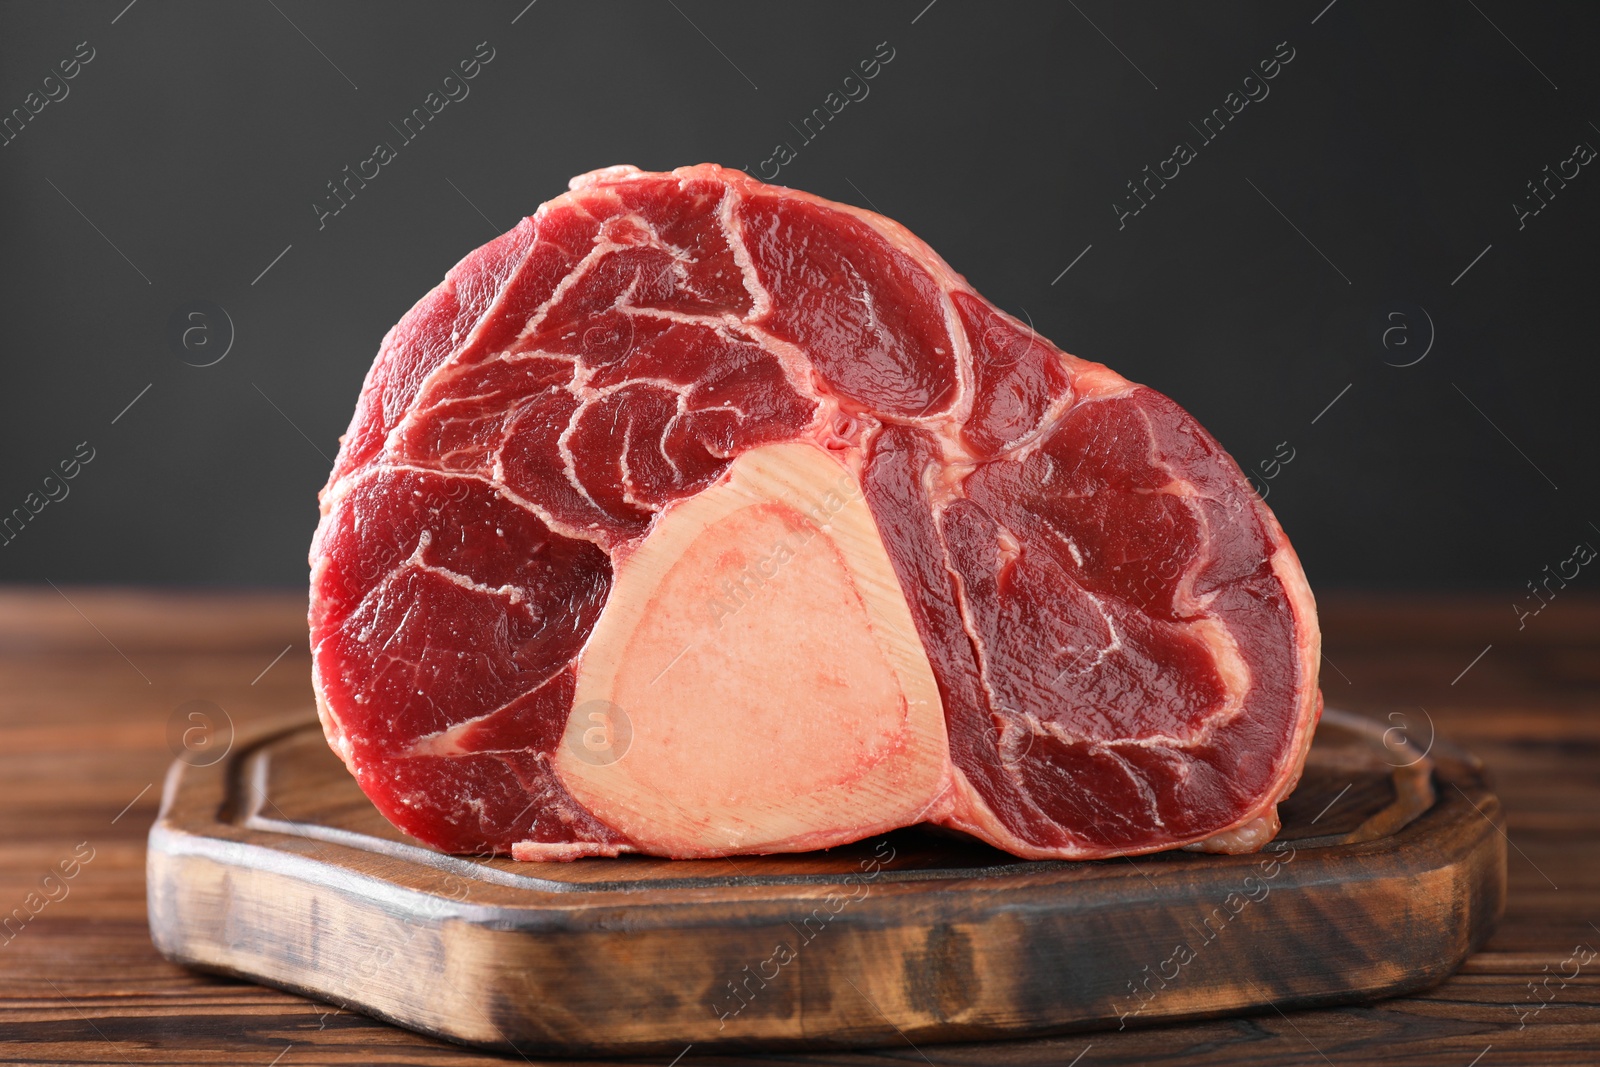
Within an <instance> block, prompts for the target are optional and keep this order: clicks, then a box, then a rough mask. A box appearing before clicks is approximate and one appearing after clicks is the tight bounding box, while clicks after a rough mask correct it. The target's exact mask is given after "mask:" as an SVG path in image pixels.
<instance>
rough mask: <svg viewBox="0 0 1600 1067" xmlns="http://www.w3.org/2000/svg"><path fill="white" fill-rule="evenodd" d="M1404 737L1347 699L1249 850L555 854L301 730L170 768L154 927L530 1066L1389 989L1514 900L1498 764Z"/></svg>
mask: <svg viewBox="0 0 1600 1067" xmlns="http://www.w3.org/2000/svg"><path fill="white" fill-rule="evenodd" d="M1391 725H1393V724H1391V723H1387V722H1383V721H1377V720H1369V719H1365V718H1360V717H1357V716H1354V715H1351V714H1347V713H1343V712H1339V711H1336V710H1333V709H1330V710H1329V711H1328V712H1327V713H1326V714H1325V716H1324V718H1323V721H1322V725H1321V727H1320V728H1319V730H1318V732H1317V736H1316V741H1315V743H1314V744H1313V745H1312V749H1311V755H1310V758H1309V761H1308V763H1307V766H1306V772H1305V776H1304V778H1303V779H1302V781H1301V784H1300V786H1299V788H1298V789H1297V790H1296V792H1295V793H1294V795H1293V796H1291V797H1290V798H1289V799H1288V800H1287V801H1286V802H1285V803H1284V804H1283V806H1282V809H1281V813H1282V817H1283V822H1284V830H1283V833H1282V834H1281V835H1280V836H1279V838H1278V840H1277V841H1276V842H1274V843H1273V844H1272V845H1271V846H1269V851H1267V852H1263V853H1260V854H1257V855H1253V856H1208V855H1199V854H1194V853H1181V852H1180V853H1168V854H1162V855H1155V856H1144V857H1139V858H1136V859H1117V860H1103V861H1097V862H1090V863H1067V862H1025V861H1020V860H1017V859H1015V858H1014V857H1011V856H1008V855H1006V854H1004V853H1001V852H998V851H995V850H994V849H991V848H988V847H987V846H984V845H981V844H977V843H975V842H972V841H970V840H967V839H964V838H959V837H956V836H954V835H946V834H942V833H939V832H935V831H930V830H926V829H916V830H902V831H896V832H894V833H891V834H887V835H885V836H883V837H880V838H875V839H872V840H869V841H864V842H861V843H860V844H858V845H853V846H850V847H846V848H838V849H833V850H831V851H828V852H818V853H809V854H802V855H782V856H765V857H739V858H737V859H724V860H692V861H673V860H658V859H651V858H648V857H639V856H631V857H620V858H617V859H588V860H581V861H578V862H575V863H568V864H554V863H551V864H535V863H515V862H513V861H510V860H500V859H478V858H470V857H456V856H447V855H442V854H440V853H438V852H435V851H434V850H432V849H430V848H427V847H425V846H422V845H419V844H417V843H416V842H414V841H412V840H411V839H409V838H406V837H405V836H404V835H402V834H400V833H399V832H398V831H396V830H395V829H394V828H393V827H391V826H390V825H389V823H388V822H386V821H385V820H384V819H383V817H382V816H380V815H379V814H378V812H377V811H376V809H374V808H373V807H372V805H371V804H370V803H369V802H368V801H367V800H366V798H365V797H364V796H363V795H362V794H361V792H360V790H359V789H357V787H356V785H355V782H354V780H353V779H352V778H351V777H350V776H349V775H348V773H347V772H346V771H345V769H344V767H343V766H342V765H341V764H340V763H339V761H338V760H337V759H336V758H335V757H334V755H333V754H332V753H331V752H330V751H329V750H328V747H327V745H326V744H325V743H324V741H323V739H322V732H321V730H320V728H319V727H318V726H317V723H316V720H315V718H314V716H312V715H311V714H310V713H309V712H308V713H306V714H305V715H304V716H301V717H297V718H295V719H292V720H289V721H286V722H284V723H282V724H280V725H277V726H275V727H272V728H270V729H267V730H264V731H262V732H261V733H260V734H259V735H257V736H255V737H242V738H240V739H239V740H238V742H237V743H236V744H235V746H234V748H233V750H232V751H231V752H230V753H229V754H228V756H227V757H226V758H224V759H221V760H219V761H217V762H215V763H212V764H211V765H209V766H203V767H202V766H191V765H188V764H186V763H183V762H179V763H176V764H174V765H173V767H172V770H171V771H170V773H169V774H168V777H167V783H166V793H165V796H164V798H163V801H162V807H161V814H160V817H159V818H158V820H157V822H156V824H155V826H154V827H153V828H152V829H151V831H150V850H149V869H148V888H149V911H150V929H151V934H152V936H153V938H154V940H155V943H156V946H157V947H158V948H159V949H160V950H161V951H162V952H163V953H165V954H166V955H167V956H168V957H170V958H171V959H173V960H177V961H179V962H182V963H186V964H189V965H192V966H196V967H200V968H204V969H207V970H214V971H220V972H225V973H228V974H233V975H239V976H243V977H246V978H251V979H254V980H256V981H260V982H265V983H268V984H271V985H275V986H280V987H283V988H285V989H290V990H295V991H298V992H302V993H304V994H306V995H307V996H311V997H316V998H318V999H321V1000H325V1001H330V1002H332V1003H334V1004H338V1005H340V1006H342V1007H345V1008H349V1009H352V1010H356V1011H361V1012H365V1013H367V1014H370V1015H375V1016H378V1017H379V1018H383V1019H388V1020H390V1021H392V1022H395V1023H398V1024H400V1025H402V1026H406V1027H410V1028H412V1029H415V1030H420V1031H423V1032H426V1033H429V1034H433V1035H436V1036H439V1037H444V1038H448V1039H450V1040H453V1041H460V1042H464V1043H467V1044H472V1045H482V1046H487V1047H492V1048H497V1049H515V1050H517V1051H520V1052H522V1053H524V1054H526V1055H536V1054H547V1055H548V1054H567V1055H572V1054H577V1055H582V1054H598V1053H621V1054H640V1055H643V1054H652V1055H665V1056H672V1055H676V1054H677V1053H679V1052H681V1051H682V1050H683V1049H684V1047H685V1046H687V1045H689V1044H693V1045H694V1046H695V1047H696V1048H697V1049H699V1050H703V1051H709V1050H712V1049H715V1048H717V1047H722V1048H733V1047H743V1048H782V1047H792V1048H819V1047H831V1046H865V1045H899V1046H901V1047H905V1046H906V1045H907V1044H908V1043H915V1044H921V1043H924V1042H937V1041H971V1040H985V1039H991V1038H997V1037H1012V1036H1022V1035H1037V1034H1045V1033H1052V1032H1062V1031H1068V1030H1081V1029H1095V1028H1104V1027H1110V1028H1112V1029H1116V1028H1118V1027H1121V1026H1129V1025H1143V1024H1147V1023H1150V1022H1155V1021H1167V1020H1172V1019H1180V1018H1195V1017H1199V1016H1207V1015H1219V1014H1226V1013H1233V1012H1241V1011H1251V1010H1265V1011H1272V1010H1274V1009H1279V1010H1287V1009H1289V1008H1292V1007H1301V1006H1306V1005H1312V1004H1329V1003H1335V1002H1340V1001H1351V1000H1359V999H1367V998H1376V997H1381V996H1387V995H1391V994H1396V993H1402V992H1406V991H1411V990H1416V989H1420V988H1423V987H1426V986H1428V985H1431V984H1433V983H1435V982H1438V981H1440V980H1441V979H1443V978H1444V977H1445V976H1446V975H1448V974H1450V973H1451V971H1453V970H1454V969H1455V968H1456V966H1457V965H1458V964H1460V963H1461V961H1462V960H1463V959H1464V958H1465V957H1466V956H1467V955H1468V954H1469V953H1470V952H1472V951H1473V950H1474V949H1475V948H1476V947H1477V946H1479V945H1480V944H1481V943H1482V942H1483V940H1484V939H1485V938H1486V937H1487V936H1488V934H1489V931H1490V929H1491V927H1492V925H1493V923H1494V922H1495V920H1496V918H1497V917H1498V916H1499V914H1500V912H1501V909H1502V905H1503V903H1504V899H1505V886H1506V851H1505V850H1506V838H1505V836H1504V833H1503V831H1502V829H1501V823H1502V815H1501V810H1500V804H1499V801H1498V800H1497V798H1496V797H1495V796H1494V794H1493V793H1492V792H1491V791H1490V790H1489V788H1488V786H1487V784H1486V782H1485V780H1484V776H1483V773H1482V768H1481V766H1479V765H1478V764H1477V762H1476V761H1475V760H1473V759H1472V758H1471V757H1470V756H1468V755H1466V754H1465V753H1462V752H1459V751H1453V750H1450V749H1449V747H1448V746H1447V745H1446V744H1445V743H1444V742H1442V741H1440V742H1437V743H1432V744H1431V745H1430V746H1429V748H1431V751H1425V750H1422V749H1418V748H1416V747H1414V746H1412V745H1411V744H1409V743H1407V742H1406V741H1405V740H1404V738H1403V737H1402V731H1401V730H1399V729H1388V728H1389V727H1391ZM1386 729H1388V732H1387V733H1386V732H1385V731H1386ZM1412 733H1413V734H1414V733H1415V731H1412ZM1425 740H1426V739H1425Z"/></svg>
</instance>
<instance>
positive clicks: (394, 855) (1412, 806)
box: [218, 708, 1436, 893]
mask: <svg viewBox="0 0 1600 1067" xmlns="http://www.w3.org/2000/svg"><path fill="white" fill-rule="evenodd" d="M1323 719H1324V720H1325V721H1326V722H1328V723H1329V724H1330V725H1334V726H1337V727H1338V728H1340V729H1343V730H1347V731H1350V732H1354V733H1357V734H1365V735H1367V736H1370V737H1382V736H1383V735H1384V730H1383V729H1382V728H1381V727H1380V726H1379V724H1378V723H1377V722H1376V721H1374V720H1372V719H1369V718H1367V717H1365V716H1361V715H1356V714H1353V713H1350V712H1344V711H1341V710H1339V709H1337V708H1328V709H1326V710H1325V711H1324V713H1323ZM316 725H317V723H316V720H315V719H301V720H299V721H291V722H284V723H275V724H273V725H272V726H271V727H270V728H268V729H266V730H265V731H264V732H263V733H261V734H259V735H257V736H254V737H252V738H251V740H250V741H249V743H248V744H246V745H245V746H243V747H242V748H241V749H240V750H239V753H238V755H237V756H236V757H235V758H233V759H230V760H228V761H227V764H228V769H229V772H230V773H229V781H228V782H227V784H226V786H225V795H226V801H225V803H224V806H223V809H222V810H221V811H220V812H219V813H218V818H219V819H221V820H222V821H223V822H229V823H235V824H237V825H240V826H243V827H246V828H248V829H252V830H257V831H260V832H265V833H273V834H282V835H286V836H291V837H301V838H307V839H310V840H315V841H321V842H324V843H327V844H330V845H334V846H336V847H339V848H341V849H352V850H356V851H360V852H366V853H369V854H373V855H378V856H383V857H386V858H388V859H392V860H396V861H399V862H406V863H416V864H419V865H421V866H425V867H431V868H433V869H435V870H437V871H440V872H441V873H444V874H449V875H457V876H461V877H466V878H472V879H477V880H481V881H484V882H489V883H492V884H495V885H499V886H503V887H505V888H508V889H521V890H528V891H531V892H541V893H632V892H643V891H647V890H652V889H663V890H670V889H698V888H704V887H710V886H717V887H730V888H731V887H739V886H784V885H829V884H833V883H835V882H837V881H838V880H839V878H840V877H841V875H840V874H837V873H820V874H801V873H787V874H754V875H751V874H731V875H695V876H693V877H687V878H680V879H673V878H662V879H630V880H614V881H596V882H566V881H560V880H557V879H550V878H542V877H539V876H537V875H531V874H520V873H515V872H512V871H505V870H501V869H500V868H498V867H491V866H487V865H485V864H482V863H479V862H476V860H475V858H474V857H471V856H456V855H451V854H449V853H444V852H439V851H438V850H436V849H433V848H430V847H429V846H427V845H424V844H422V843H420V842H410V841H393V840H389V839H385V838H376V837H372V836H370V835H367V834H363V833H361V832H359V831H354V830H345V829H340V828H337V827H329V826H319V825H316V824H314V823H306V822H300V821H296V820H293V819H290V818H288V817H287V816H285V817H284V818H281V819H280V818H274V817H272V816H270V815H266V814H263V810H262V809H263V808H264V807H265V806H266V805H269V804H271V803H272V801H271V798H270V797H269V796H268V794H267V790H266V782H265V778H266V772H267V765H266V759H267V757H268V753H267V751H266V750H267V749H268V748H269V747H270V746H272V745H273V744H275V743H277V742H279V741H282V740H285V739H287V738H289V737H291V736H293V735H294V734H296V733H299V732H301V731H308V730H310V729H311V728H312V727H314V726H316ZM1319 725H1320V724H1319ZM1401 744H1402V745H1404V744H1408V742H1404V741H1402V742H1401ZM1411 751H1413V752H1416V756H1415V759H1416V760H1417V761H1418V762H1417V765H1418V766H1421V767H1427V766H1429V765H1428V764H1427V762H1426V761H1427V759H1428V755H1427V753H1425V752H1422V751H1419V750H1416V749H1415V748H1414V746H1413V747H1412V748H1411ZM1396 770H1397V773H1398V772H1399V771H1400V770H1401V768H1397V769H1396ZM1430 777H1431V776H1430ZM1424 784H1426V782H1425V783H1424ZM1435 799H1436V798H1435V797H1434V796H1427V797H1426V798H1421V797H1418V798H1415V799H1414V801H1413V802H1410V803H1407V801H1408V798H1407V797H1406V796H1403V795H1402V794H1401V792H1400V790H1399V788H1398V785H1397V786H1396V800H1397V803H1398V804H1399V805H1400V806H1401V808H1402V809H1403V810H1402V811H1401V812H1398V813H1395V815H1390V817H1389V818H1388V819H1384V816H1385V815H1388V814H1389V813H1390V810H1391V809H1392V808H1393V807H1394V806H1395V805H1391V806H1390V807H1389V808H1386V809H1384V810H1383V811H1380V812H1378V813H1375V815H1374V816H1372V817H1369V818H1368V819H1366V820H1364V821H1363V822H1362V823H1361V824H1360V825H1358V826H1357V827H1356V828H1354V829H1352V830H1351V831H1349V832H1346V833H1343V834H1329V835H1322V836H1314V837H1305V838H1300V839H1297V840H1295V841H1293V842H1292V844H1293V846H1294V847H1295V848H1296V849H1299V848H1327V847H1335V846H1338V845H1344V844H1353V843H1356V842H1359V841H1364V840H1374V839H1379V838H1382V837H1387V836H1390V835H1392V834H1393V833H1395V832H1396V831H1397V830H1399V829H1400V828H1402V827H1404V826H1405V825H1407V824H1409V823H1410V822H1412V821H1413V820H1415V819H1416V818H1417V817H1418V816H1420V815H1421V814H1422V813H1423V812H1424V811H1426V810H1427V808H1428V807H1429V806H1431V804H1432V803H1433V802H1434V801H1435ZM1396 815H1397V816H1398V821H1396V817H1395V816H1396ZM1380 820H1382V821H1380ZM905 829H911V828H902V829H901V830H891V831H888V832H886V833H885V834H880V835H876V837H878V838H887V837H889V836H891V835H893V834H895V833H899V832H902V831H903V830H905ZM1290 843H1291V842H1283V841H1281V840H1280V841H1274V842H1271V843H1269V844H1268V845H1267V847H1266V848H1265V849H1264V851H1268V852H1272V851H1281V850H1282V849H1283V848H1285V847H1287V845H1288V844H1290ZM846 847H848V846H846ZM992 851H996V854H997V855H1004V853H1000V852H998V850H992ZM1207 855H1211V854H1208V853H1191V852H1184V851H1182V850H1175V851H1168V852H1158V853H1151V854H1146V855H1144V856H1140V857H1139V859H1140V860H1144V861H1148V862H1174V861H1176V862H1185V860H1189V861H1190V862H1193V860H1192V859H1189V858H1190V857H1204V856H1207ZM1102 862H1107V861H1099V860H1022V859H1010V860H1004V861H1001V862H999V863H993V864H983V865H979V866H971V867H949V868H938V867H928V868H917V869H904V870H894V869H892V868H885V869H884V870H883V872H882V874H881V875H880V877H881V878H882V879H883V881H885V882H923V881H950V880H965V879H975V878H1003V877H1008V876H1011V875H1018V874H1030V875H1032V874H1043V873H1050V872H1056V871H1075V870H1080V869H1082V868H1084V867H1085V865H1086V864H1091V863H1102Z"/></svg>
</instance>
